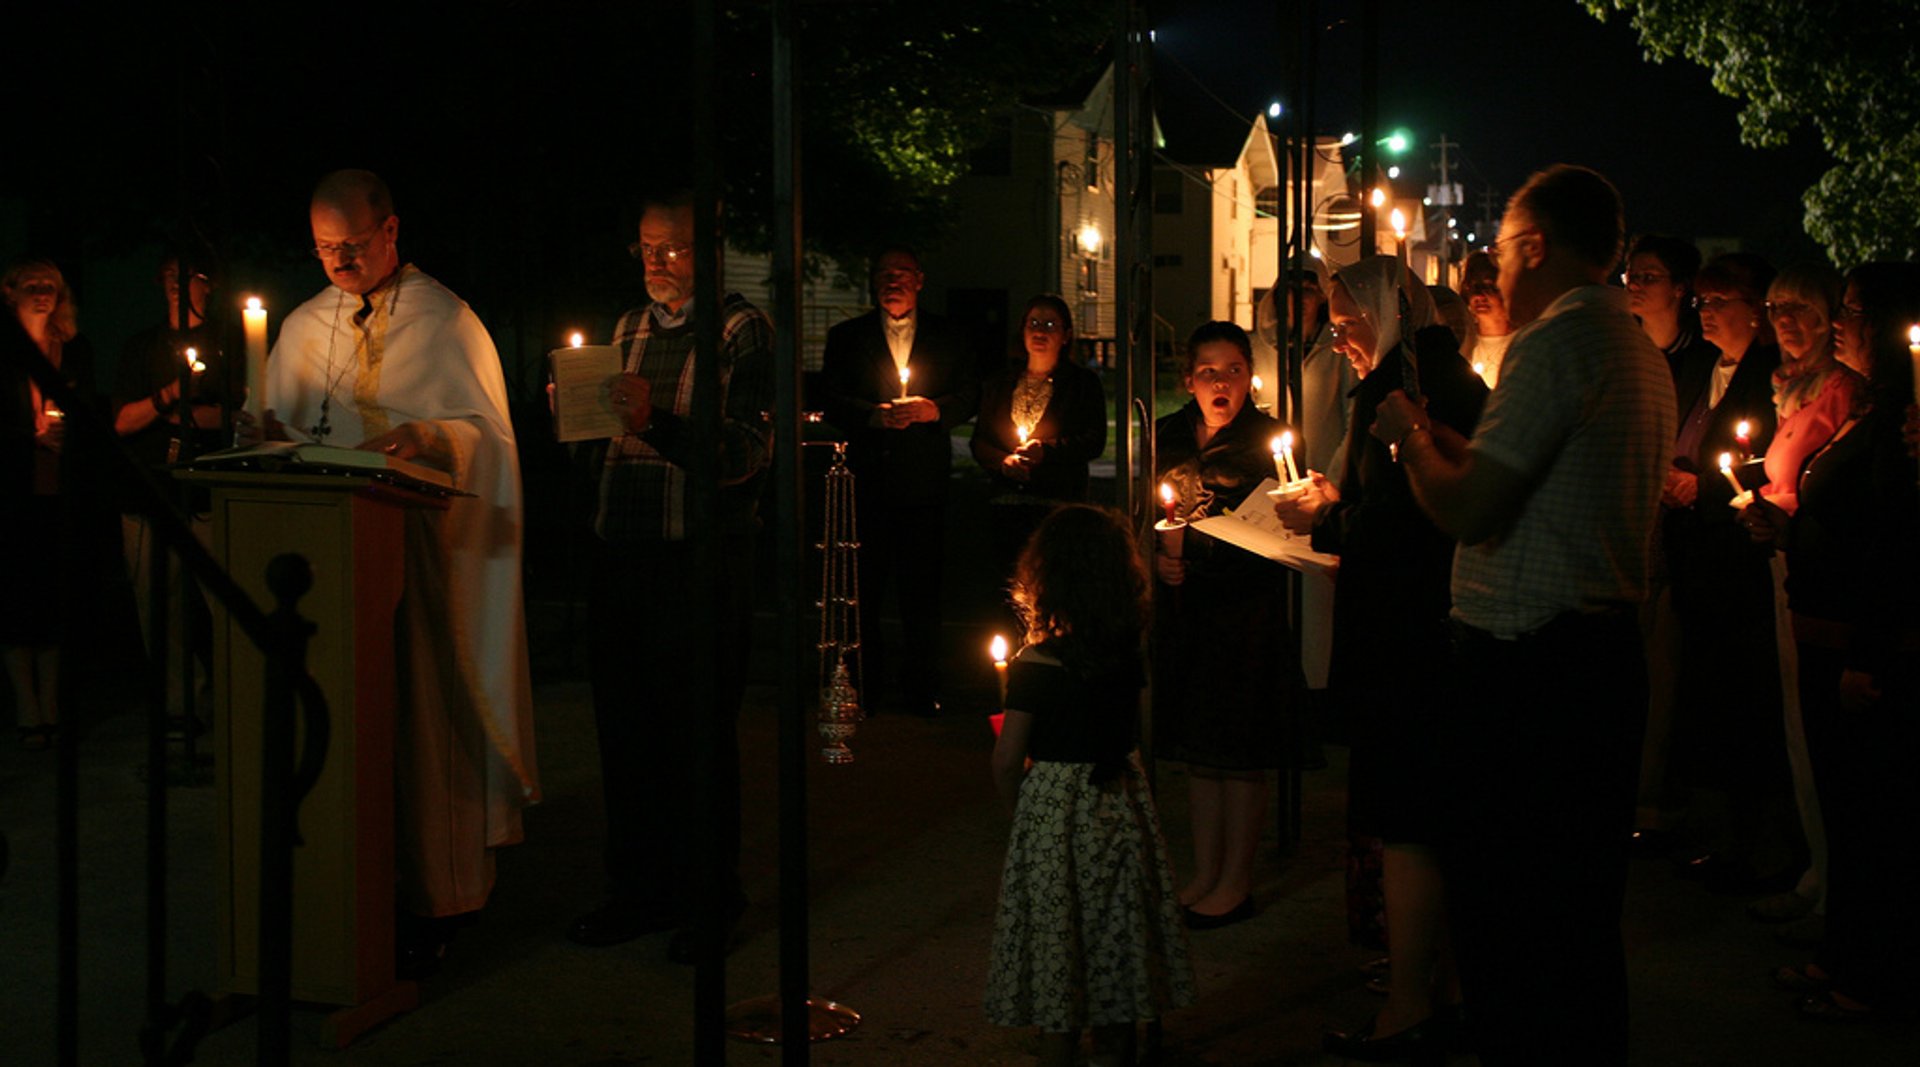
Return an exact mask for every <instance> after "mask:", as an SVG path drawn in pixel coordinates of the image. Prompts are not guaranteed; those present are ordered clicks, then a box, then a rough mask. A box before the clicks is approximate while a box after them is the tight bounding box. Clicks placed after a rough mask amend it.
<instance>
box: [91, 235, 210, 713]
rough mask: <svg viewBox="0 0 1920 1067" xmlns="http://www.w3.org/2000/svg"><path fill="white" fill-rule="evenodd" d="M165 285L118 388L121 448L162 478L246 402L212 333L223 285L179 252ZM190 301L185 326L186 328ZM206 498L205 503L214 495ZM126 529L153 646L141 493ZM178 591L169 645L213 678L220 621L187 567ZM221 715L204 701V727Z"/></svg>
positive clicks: (206, 526)
mask: <svg viewBox="0 0 1920 1067" xmlns="http://www.w3.org/2000/svg"><path fill="white" fill-rule="evenodd" d="M159 281H160V289H161V293H162V295H163V296H164V298H165V300H166V320H165V321H164V322H163V323H159V324H156V325H154V326H151V327H149V328H148V329H145V330H142V331H141V332H139V333H137V334H134V335H133V336H132V337H131V338H129V339H128V340H127V343H126V345H125V346H124V347H122V348H121V350H120V360H119V363H118V364H116V367H115V371H114V387H113V405H114V416H113V428H114V432H115V433H117V434H119V435H120V441H121V443H122V444H124V445H125V446H126V447H127V450H128V451H129V452H131V453H132V455H133V458H134V459H135V460H136V461H138V462H139V463H140V464H141V465H143V466H145V467H147V468H148V469H150V470H154V471H156V472H159V471H161V470H162V469H163V468H164V467H165V466H166V465H167V464H169V463H174V462H184V461H186V460H189V459H192V458H193V457H195V456H198V455H200V454H201V453H204V452H211V451H213V450H215V449H218V448H222V447H225V445H226V441H225V440H224V438H225V436H226V434H225V429H226V416H225V413H224V408H225V407H226V406H229V405H231V404H233V403H235V402H237V401H238V399H239V397H240V393H239V390H238V386H240V385H241V384H242V383H240V382H239V381H238V380H237V379H238V375H237V374H234V369H235V368H234V367H233V366H232V364H231V363H230V362H229V361H228V360H227V358H226V351H225V348H224V346H222V345H221V344H220V341H219V339H218V338H217V337H215V336H214V335H213V332H212V331H211V330H209V329H208V328H207V322H206V318H207V308H208V303H207V302H208V300H210V299H211V298H212V296H213V294H214V292H215V291H216V289H217V286H216V285H215V284H214V280H213V277H212V275H211V273H210V271H209V270H207V269H204V268H201V267H198V266H195V265H193V264H191V263H190V264H188V266H187V268H186V271H185V277H184V278H183V277H182V268H181V264H180V258H179V257H178V256H173V255H170V256H168V257H167V258H166V260H165V261H164V262H163V263H162V264H161V267H160V278H159ZM183 282H184V285H183V284H182V283H183ZM183 297H184V300H183V299H182V298H183ZM183 304H184V311H185V315H186V318H185V325H184V326H183V325H182V324H181V323H182V319H181V314H182V311H183ZM189 348H191V349H193V350H194V351H195V353H196V355H197V357H198V360H199V362H201V363H202V364H203V365H204V366H205V368H206V369H205V370H202V371H199V372H197V373H196V372H194V371H193V370H192V369H191V368H190V367H189V366H188V363H187V360H186V351H187V349H189ZM183 390H184V394H183ZM183 395H184V396H185V399H184V400H183V399H182V396H183ZM160 480H161V483H162V484H166V483H167V482H168V479H167V478H166V476H165V475H164V474H161V475H160ZM199 495H200V497H201V498H204V492H202V493H201V494H199ZM191 510H192V512H193V513H194V515H195V521H194V531H195V533H196V534H198V535H199V536H200V537H201V539H202V540H203V541H207V542H208V543H211V541H210V538H211V536H212V525H211V523H210V522H208V521H207V520H206V519H205V518H204V517H201V515H200V513H201V512H202V511H204V510H205V505H204V504H201V503H199V502H198V501H197V500H196V502H195V506H194V507H193V508H192V509H191ZM120 533H121V547H122V549H123V551H124V553H125V556H126V566H127V577H128V578H129V579H130V580H131V581H132V583H133V597H134V604H135V607H136V609H137V610H138V612H139V615H140V628H141V632H142V633H143V634H144V635H145V636H146V639H147V642H148V645H149V647H151V646H152V642H153V637H154V635H153V632H152V625H153V619H152V618H151V612H150V610H149V601H150V599H151V591H152V582H151V580H150V577H149V576H150V573H151V571H150V568H151V567H152V566H153V565H154V559H155V538H154V535H153V533H152V531H151V529H150V528H149V525H148V522H147V519H146V516H145V515H144V514H142V513H141V512H140V511H139V510H138V509H137V508H136V507H135V506H134V498H133V497H132V496H131V495H129V496H127V497H126V499H125V500H123V501H122V514H121V516H120ZM168 589H169V590H170V592H169V593H168V595H167V603H168V605H169V608H170V611H169V615H170V618H169V619H168V620H167V622H166V625H167V628H168V629H167V632H168V634H169V637H170V640H169V647H170V648H174V649H178V648H179V647H180V645H179V642H180V641H182V640H185V641H186V642H187V643H188V645H189V647H191V648H192V649H193V654H194V657H195V659H197V660H198V661H199V663H200V665H201V670H202V674H201V678H202V679H203V681H204V680H208V679H211V677H212V674H213V617H212V615H211V614H210V613H209V612H208V610H207V603H206V599H205V598H204V597H202V596H201V595H200V593H199V589H198V587H193V586H190V585H189V583H187V582H185V581H182V580H181V578H180V572H179V571H178V570H177V569H175V570H174V571H173V573H172V575H171V580H170V582H169V585H168ZM168 659H169V660H170V662H169V663H168V664H167V665H166V666H167V674H168V679H169V682H168V691H169V693H170V694H171V695H170V697H169V702H170V703H171V704H173V706H174V707H176V708H177V707H178V702H179V701H180V698H181V693H180V691H179V687H180V686H181V684H182V679H181V678H180V677H179V676H178V675H179V663H178V661H177V660H175V659H174V657H172V656H169V657H168ZM212 710H213V709H212V705H211V702H203V703H201V704H199V705H196V711H197V712H198V714H199V717H200V718H201V720H203V721H210V717H211V714H212Z"/></svg>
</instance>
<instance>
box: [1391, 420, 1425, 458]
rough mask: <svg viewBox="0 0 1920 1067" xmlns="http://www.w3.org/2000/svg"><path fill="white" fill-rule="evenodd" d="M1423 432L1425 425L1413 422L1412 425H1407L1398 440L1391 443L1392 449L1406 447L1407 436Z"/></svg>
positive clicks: (1398, 449)
mask: <svg viewBox="0 0 1920 1067" xmlns="http://www.w3.org/2000/svg"><path fill="white" fill-rule="evenodd" d="M1425 432H1427V428H1426V427H1425V426H1422V425H1420V424H1419V423H1415V424H1413V425H1412V426H1409V427H1407V432H1406V433H1403V434H1401V435H1400V440H1398V441H1395V442H1394V443H1393V450H1394V451H1395V452H1398V451H1400V450H1401V449H1402V448H1404V447H1406V444H1407V438H1409V437H1412V436H1413V435H1414V434H1417V433H1425Z"/></svg>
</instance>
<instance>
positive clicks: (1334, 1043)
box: [1320, 1019, 1447, 1064]
mask: <svg viewBox="0 0 1920 1067" xmlns="http://www.w3.org/2000/svg"><path fill="white" fill-rule="evenodd" d="M1444 1029H1446V1028H1445V1027H1444V1026H1442V1025H1441V1024H1440V1023H1439V1022H1438V1021H1436V1020H1434V1019H1423V1020H1421V1021H1420V1022H1417V1023H1414V1024H1413V1025H1412V1026H1409V1027H1407V1028H1406V1029H1405V1030H1402V1031H1400V1032H1399V1033H1396V1034H1388V1035H1387V1036H1385V1037H1375V1036H1373V1023H1372V1022H1371V1021H1369V1022H1368V1023H1367V1024H1366V1025H1365V1026H1362V1027H1361V1028H1359V1029H1358V1030H1355V1031H1353V1032H1352V1033H1345V1032H1343V1031H1339V1030H1329V1031H1328V1032H1327V1034H1326V1036H1325V1037H1324V1038H1322V1039H1321V1041H1320V1047H1321V1048H1322V1049H1324V1050H1326V1051H1327V1052H1329V1053H1331V1054H1333V1055H1335V1056H1340V1057H1343V1058H1345V1059H1349V1060H1359V1061H1361V1062H1362V1063H1397V1062H1400V1061H1403V1060H1406V1061H1411V1062H1413V1063H1417V1064H1429V1063H1443V1062H1445V1060H1446V1055H1447V1049H1446V1040H1445V1035H1443V1034H1442V1033H1441V1031H1442V1030H1444Z"/></svg>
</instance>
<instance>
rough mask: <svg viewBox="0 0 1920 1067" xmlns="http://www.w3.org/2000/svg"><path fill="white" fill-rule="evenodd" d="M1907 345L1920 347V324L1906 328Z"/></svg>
mask: <svg viewBox="0 0 1920 1067" xmlns="http://www.w3.org/2000/svg"><path fill="white" fill-rule="evenodd" d="M1907 344H1909V345H1916V346H1920V323H1915V324H1914V325H1912V326H1909V327H1907Z"/></svg>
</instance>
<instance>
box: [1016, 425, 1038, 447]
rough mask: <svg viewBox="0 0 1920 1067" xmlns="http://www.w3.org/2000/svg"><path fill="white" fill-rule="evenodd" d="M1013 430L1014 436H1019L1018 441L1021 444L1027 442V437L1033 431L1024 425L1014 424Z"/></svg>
mask: <svg viewBox="0 0 1920 1067" xmlns="http://www.w3.org/2000/svg"><path fill="white" fill-rule="evenodd" d="M1013 432H1014V435H1015V436H1017V437H1019V438H1020V443H1021V444H1022V445H1025V444H1026V443H1027V438H1029V437H1032V436H1033V431H1031V430H1029V429H1027V428H1026V427H1025V426H1015V427H1014V428H1013Z"/></svg>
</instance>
